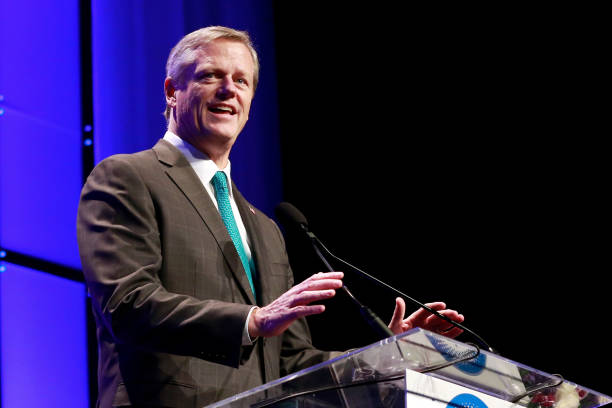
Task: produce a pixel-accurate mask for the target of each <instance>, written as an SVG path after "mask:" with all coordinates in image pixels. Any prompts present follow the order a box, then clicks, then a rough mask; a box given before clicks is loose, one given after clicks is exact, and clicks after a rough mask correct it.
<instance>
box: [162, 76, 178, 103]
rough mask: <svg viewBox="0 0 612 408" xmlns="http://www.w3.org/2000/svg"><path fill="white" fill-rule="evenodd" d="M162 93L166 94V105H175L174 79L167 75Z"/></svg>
mask: <svg viewBox="0 0 612 408" xmlns="http://www.w3.org/2000/svg"><path fill="white" fill-rule="evenodd" d="M164 93H165V94H166V105H167V106H170V107H171V108H174V107H176V86H175V83H174V79H172V78H170V77H168V78H166V80H165V81H164Z"/></svg>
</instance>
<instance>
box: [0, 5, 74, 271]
mask: <svg viewBox="0 0 612 408" xmlns="http://www.w3.org/2000/svg"><path fill="white" fill-rule="evenodd" d="M0 10H2V11H1V12H0V58H1V60H0V95H1V97H0V245H1V246H2V247H4V248H7V249H10V250H13V251H17V252H21V253H24V254H27V255H32V256H35V257H38V258H43V259H46V260H49V261H53V262H57V263H61V264H65V265H68V266H72V267H76V268H79V267H80V263H79V259H78V251H77V245H76V236H75V235H76V233H75V228H76V227H75V218H76V210H77V206H78V197H79V191H80V188H81V153H80V143H81V142H80V139H81V131H80V127H81V124H80V122H81V111H80V109H81V108H80V103H81V101H80V79H79V78H80V57H79V14H78V2H77V1H75V0H70V1H67V0H61V1H58V0H41V1H37V2H36V4H35V6H33V4H32V3H28V2H21V1H5V0H0ZM9 59H10V60H9Z"/></svg>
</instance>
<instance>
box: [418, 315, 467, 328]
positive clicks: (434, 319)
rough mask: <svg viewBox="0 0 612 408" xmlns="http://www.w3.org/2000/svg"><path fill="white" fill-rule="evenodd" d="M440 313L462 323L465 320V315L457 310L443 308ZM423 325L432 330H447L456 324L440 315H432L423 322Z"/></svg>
mask: <svg viewBox="0 0 612 408" xmlns="http://www.w3.org/2000/svg"><path fill="white" fill-rule="evenodd" d="M439 313H440V314H441V315H443V316H444V317H446V318H448V319H450V320H452V321H455V322H457V323H461V322H463V321H464V320H465V317H464V316H463V315H462V314H459V313H457V311H455V310H443V311H441V312H439ZM423 327H425V328H427V329H428V330H431V331H446V330H449V329H451V328H453V327H455V326H454V325H453V324H452V323H449V322H448V321H447V320H444V319H442V318H440V317H438V316H430V317H428V318H427V319H426V320H425V322H424V323H423Z"/></svg>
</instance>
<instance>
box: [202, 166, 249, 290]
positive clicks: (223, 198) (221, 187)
mask: <svg viewBox="0 0 612 408" xmlns="http://www.w3.org/2000/svg"><path fill="white" fill-rule="evenodd" d="M211 182H212V185H213V187H214V188H215V196H216V197H217V204H218V205H219V213H221V219H222V220H223V224H225V228H227V232H228V233H229V236H230V237H231V238H232V241H233V242H234V246H235V247H236V251H238V256H240V260H241V261H242V266H244V270H245V271H246V275H247V278H249V284H250V285H251V290H252V291H253V296H255V285H253V276H252V275H253V272H254V270H255V268H254V265H251V263H250V262H249V258H248V257H247V254H246V252H245V251H244V246H243V245H242V238H240V231H238V226H237V225H236V220H235V219H234V213H233V212H232V206H231V204H230V200H229V192H228V190H227V179H226V177H225V173H223V172H222V171H218V172H217V173H215V175H214V177H213V178H212V180H211Z"/></svg>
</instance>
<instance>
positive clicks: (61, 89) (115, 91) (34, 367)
mask: <svg viewBox="0 0 612 408" xmlns="http://www.w3.org/2000/svg"><path fill="white" fill-rule="evenodd" d="M207 25H226V26H231V27H234V28H237V29H241V30H247V31H249V33H250V34H251V36H252V38H253V41H254V43H255V47H256V48H257V49H258V51H259V56H260V61H261V68H262V70H261V75H260V82H259V86H258V89H257V92H256V97H255V100H254V102H253V105H252V109H251V116H250V120H249V122H248V123H247V125H246V127H245V129H244V131H243V133H242V134H241V136H240V141H239V143H238V145H237V146H236V148H235V149H234V150H233V152H232V156H231V157H230V159H231V161H232V176H233V177H234V179H235V181H236V183H237V185H238V186H239V188H240V189H241V191H242V192H243V194H244V195H245V196H247V197H248V198H249V199H250V200H251V201H252V202H253V203H254V204H255V205H256V206H258V207H259V208H260V209H261V210H262V211H264V212H266V213H268V214H272V213H273V208H274V206H275V205H276V203H278V202H279V201H280V200H281V195H282V193H281V183H282V180H281V169H280V147H279V146H280V143H279V130H278V117H277V116H278V113H277V112H278V102H277V89H276V87H277V85H276V59H275V41H274V17H273V10H272V5H271V2H269V1H257V2H252V1H246V0H245V1H232V2H226V1H206V2H200V1H154V2H151V1H147V2H141V1H119V0H115V1H97V0H94V1H92V2H91V3H90V2H88V1H80V2H79V1H77V0H60V1H57V0H53V1H51V0H37V1H19V2H15V1H9V0H0V58H1V63H0V170H1V172H0V249H1V251H0V258H1V259H0V261H2V264H1V265H0V296H1V297H0V342H1V343H0V344H1V353H0V361H1V365H0V370H1V371H0V375H1V378H2V382H1V388H0V391H1V398H0V401H1V402H0V406H1V407H2V408H13V407H21V406H46V407H60V406H61V407H79V408H82V407H84V406H87V405H88V404H90V403H93V401H95V395H96V385H95V372H96V367H95V364H96V360H95V343H92V341H91V340H92V339H91V334H92V331H91V322H89V335H90V338H89V342H88V339H87V332H88V331H87V327H88V318H87V313H89V311H88V310H87V306H86V303H87V301H86V300H87V295H86V290H85V287H84V284H83V281H82V276H81V273H80V261H79V257H78V249H77V243H76V236H75V235H76V229H75V219H76V211H77V206H78V198H79V193H80V189H81V186H82V182H83V173H85V174H87V173H88V172H89V170H90V168H89V167H90V166H91V164H92V163H97V162H99V161H100V160H102V159H104V158H105V157H108V156H109V155H112V154H117V153H132V152H135V151H139V150H143V149H148V148H150V147H152V146H153V145H154V144H155V142H156V141H157V140H158V139H159V138H161V137H162V136H163V133H164V131H165V127H166V124H165V120H164V118H163V116H162V112H163V110H164V107H165V100H164V95H163V81H164V77H165V62H166V59H167V56H168V54H169V51H170V48H171V47H172V46H173V45H174V44H175V43H176V42H177V41H178V40H179V39H180V38H181V37H182V36H183V35H185V34H186V33H188V32H191V31H193V30H195V29H197V28H200V27H203V26H207ZM92 114H93V115H92ZM86 312H87V313H86ZM88 352H89V353H88ZM88 354H89V355H88ZM33 391H35V392H33Z"/></svg>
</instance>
